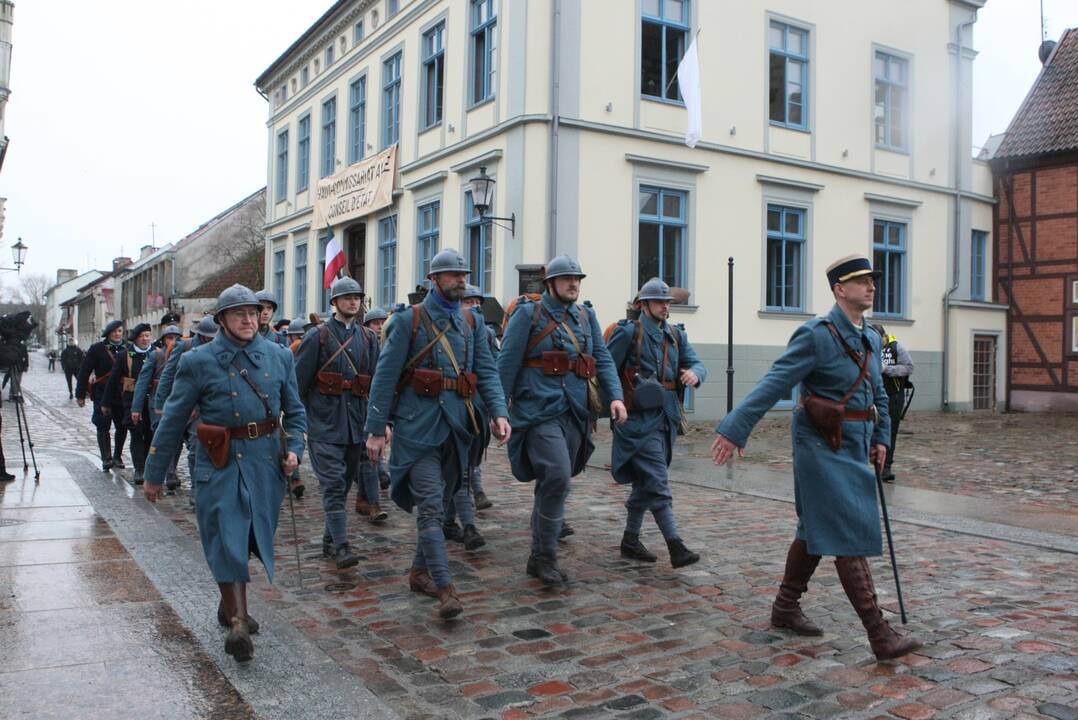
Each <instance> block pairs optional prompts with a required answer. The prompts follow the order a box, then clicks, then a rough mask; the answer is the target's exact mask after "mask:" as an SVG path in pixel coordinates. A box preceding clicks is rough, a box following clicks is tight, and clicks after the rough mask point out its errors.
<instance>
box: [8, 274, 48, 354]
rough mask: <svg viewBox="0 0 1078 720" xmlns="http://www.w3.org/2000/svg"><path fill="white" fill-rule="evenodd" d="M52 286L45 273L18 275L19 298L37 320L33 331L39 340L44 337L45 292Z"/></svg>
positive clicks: (45, 329)
mask: <svg viewBox="0 0 1078 720" xmlns="http://www.w3.org/2000/svg"><path fill="white" fill-rule="evenodd" d="M50 287H52V283H51V282H50V281H49V278H48V276H47V275H40V274H39V275H30V274H27V275H22V276H21V277H19V289H18V291H17V293H18V297H19V299H20V300H21V301H22V302H23V303H24V304H25V305H26V306H27V308H26V309H27V310H29V311H30V315H31V316H32V317H33V318H34V320H35V321H36V322H37V330H35V333H36V335H37V337H38V339H39V340H40V339H41V338H43V337H45V333H46V331H47V328H46V327H45V318H46V315H45V294H46V293H47V292H48V291H49V288H50Z"/></svg>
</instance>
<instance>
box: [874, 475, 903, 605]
mask: <svg viewBox="0 0 1078 720" xmlns="http://www.w3.org/2000/svg"><path fill="white" fill-rule="evenodd" d="M872 467H873V468H875V470H876V488H877V489H878V490H879V491H880V509H882V510H883V529H884V530H885V531H886V532H887V549H888V550H889V551H890V553H891V569H892V570H894V573H895V593H896V594H897V595H898V612H899V614H900V615H901V616H902V624H903V625H905V624H906V604H905V603H904V602H902V583H901V581H899V579H898V561H897V560H896V559H895V543H894V541H893V540H892V539H891V519H890V518H889V517H888V516H887V499H886V498H885V497H884V496H883V477H882V476H881V475H880V465H879V463H875V462H874V463H872Z"/></svg>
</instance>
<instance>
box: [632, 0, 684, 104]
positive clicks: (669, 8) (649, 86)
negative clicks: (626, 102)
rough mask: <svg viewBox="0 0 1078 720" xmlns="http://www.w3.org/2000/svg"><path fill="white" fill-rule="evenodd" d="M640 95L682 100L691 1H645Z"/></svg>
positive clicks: (641, 23) (641, 31)
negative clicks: (681, 71) (681, 67)
mask: <svg viewBox="0 0 1078 720" xmlns="http://www.w3.org/2000/svg"><path fill="white" fill-rule="evenodd" d="M640 14H641V18H640V94H641V95H645V96H647V97H656V98H662V99H663V100H674V101H680V100H681V88H680V87H678V81H677V66H678V64H679V63H680V62H681V57H682V56H683V55H684V54H685V49H686V48H687V47H688V45H689V0H642V2H641V5H640Z"/></svg>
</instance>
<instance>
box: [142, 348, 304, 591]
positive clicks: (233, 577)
mask: <svg viewBox="0 0 1078 720" xmlns="http://www.w3.org/2000/svg"><path fill="white" fill-rule="evenodd" d="M237 366H238V367H239V368H244V369H246V370H247V372H248V373H249V375H250V377H251V379H252V380H253V381H254V383H255V384H256V385H257V386H258V387H259V388H260V389H261V391H262V393H264V394H266V395H267V396H268V398H267V402H268V403H269V406H270V416H271V417H272V418H278V417H280V413H281V412H283V413H284V430H285V432H286V435H287V449H288V450H289V451H291V452H294V453H296V457H301V456H302V454H303V446H304V437H303V435H304V433H305V432H306V430H307V421H306V416H305V413H304V410H303V403H301V402H300V399H299V394H298V393H297V392H296V375H295V366H294V364H293V359H292V353H291V352H289V351H288V350H286V349H285V348H282V347H281V346H279V345H277V344H275V343H271V342H268V341H266V340H264V339H263V338H261V337H260V336H258V335H256V336H255V338H254V340H252V341H251V342H250V343H249V344H247V345H246V346H245V347H242V348H241V347H240V346H239V345H236V344H235V343H233V342H232V341H231V340H229V339H228V338H227V337H225V334H224V333H223V332H222V333H220V334H218V335H217V337H216V338H214V340H213V341H212V342H209V343H206V344H205V345H202V346H199V347H197V348H195V349H193V350H188V351H187V352H184V353H183V356H182V358H181V359H180V362H179V369H178V370H177V372H176V379H175V382H174V384H173V387H172V392H171V393H170V395H169V397H168V400H167V401H166V402H165V413H164V416H163V417H162V418H161V423H160V425H158V427H157V432H156V433H155V434H154V440H153V446H152V447H151V449H150V457H149V459H148V461H147V463H146V483H147V484H152V485H160V484H162V483H163V482H164V478H165V474H166V473H167V472H168V471H169V465H170V464H171V460H172V456H173V454H174V451H175V448H176V447H178V446H179V443H180V439H181V437H182V435H183V433H184V428H185V427H186V425H187V423H188V420H189V418H190V416H191V411H192V410H195V409H196V408H197V409H198V410H199V412H200V414H201V418H202V421H203V422H205V423H209V424H213V425H223V426H225V427H236V426H241V425H246V424H247V423H254V422H261V421H263V420H266V419H267V414H266V409H265V407H264V406H263V404H262V402H261V401H260V400H259V398H258V396H257V395H256V394H255V392H254V390H253V389H252V388H251V387H250V386H249V385H248V384H247V383H246V382H245V381H244V380H243V378H242V377H240V374H239V370H238V369H237ZM280 442H281V441H280V436H279V433H272V434H270V435H264V436H262V437H259V438H256V439H254V440H246V439H233V440H232V442H231V449H230V451H229V453H230V459H229V463H228V465H226V466H225V467H224V468H221V469H218V468H215V467H214V466H213V464H212V463H211V462H210V459H209V457H208V456H207V455H206V453H205V452H204V451H202V450H201V449H200V450H199V452H198V456H197V458H196V460H195V473H194V477H193V478H192V483H193V485H194V491H195V509H196V513H197V516H198V530H199V535H200V536H201V538H202V548H203V550H204V552H205V553H206V561H207V562H208V563H209V566H210V569H211V570H212V571H213V576H214V579H215V580H217V582H248V581H249V580H250V575H249V573H248V569H247V560H248V538H249V537H250V535H251V533H252V532H253V533H254V537H255V541H256V543H257V550H258V554H259V557H260V558H261V559H262V564H263V565H265V567H266V574H267V575H268V576H269V579H270V580H271V581H272V580H273V536H274V533H275V532H276V530H277V517H278V514H279V513H280V509H281V501H282V500H283V499H284V493H285V491H286V483H287V481H286V478H285V477H284V474H283V470H282V468H281V455H282V450H281V445H280Z"/></svg>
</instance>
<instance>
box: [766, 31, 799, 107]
mask: <svg viewBox="0 0 1078 720" xmlns="http://www.w3.org/2000/svg"><path fill="white" fill-rule="evenodd" d="M768 44H769V46H770V66H769V75H768V107H769V117H770V118H771V122H772V123H777V124H780V125H786V126H788V127H795V128H805V127H808V64H809V55H808V53H809V34H808V30H805V29H802V28H797V27H794V26H792V25H787V24H786V23H781V22H776V21H771V25H770V27H769V29H768Z"/></svg>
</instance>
